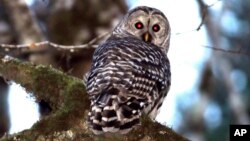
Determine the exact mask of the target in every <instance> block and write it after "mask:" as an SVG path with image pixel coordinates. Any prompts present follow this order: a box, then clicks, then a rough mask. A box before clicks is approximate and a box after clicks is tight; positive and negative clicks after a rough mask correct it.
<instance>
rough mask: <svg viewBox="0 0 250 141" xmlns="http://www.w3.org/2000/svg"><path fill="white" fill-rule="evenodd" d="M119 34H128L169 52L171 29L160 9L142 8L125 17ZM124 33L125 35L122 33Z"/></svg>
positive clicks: (119, 27)
mask: <svg viewBox="0 0 250 141" xmlns="http://www.w3.org/2000/svg"><path fill="white" fill-rule="evenodd" d="M116 29H119V31H118V32H120V33H118V34H124V33H128V34H130V35H132V36H135V37H136V38H139V39H141V40H143V41H145V42H150V43H153V44H155V45H157V46H159V47H162V48H164V49H165V50H168V46H169V38H170V27H169V22H168V20H167V18H166V17H165V15H164V14H163V13H162V12H161V11H160V10H158V9H155V8H150V7H146V6H140V7H137V8H135V9H132V10H131V11H129V12H128V14H126V15H125V17H124V18H123V20H122V21H121V22H120V24H119V25H118V26H117V28H116ZM121 32H123V33H121Z"/></svg>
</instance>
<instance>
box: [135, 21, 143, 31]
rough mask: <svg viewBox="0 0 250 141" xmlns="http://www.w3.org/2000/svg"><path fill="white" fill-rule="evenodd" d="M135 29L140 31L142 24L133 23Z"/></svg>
mask: <svg viewBox="0 0 250 141" xmlns="http://www.w3.org/2000/svg"><path fill="white" fill-rule="evenodd" d="M135 28H136V29H142V28H143V24H142V23H141V22H137V23H135Z"/></svg>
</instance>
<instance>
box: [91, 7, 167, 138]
mask: <svg viewBox="0 0 250 141" xmlns="http://www.w3.org/2000/svg"><path fill="white" fill-rule="evenodd" d="M169 40H170V26H169V23H168V20H167V18H166V17H165V15H164V14H163V13H162V12H161V11H159V10H157V9H155V8H150V7H146V6H140V7H137V8H135V9H132V10H130V11H129V12H128V13H127V14H126V15H125V16H124V18H123V19H122V20H121V21H120V23H119V24H118V25H117V26H116V28H115V29H114V30H113V32H112V35H111V36H110V37H109V38H108V39H107V40H106V41H105V42H104V43H103V44H101V45H99V47H98V48H97V49H96V50H95V52H94V56H93V64H92V67H91V70H90V72H89V75H88V76H87V82H86V83H87V93H88V95H89V97H90V100H91V106H90V112H89V113H88V124H89V126H90V128H91V129H92V131H93V132H94V133H95V134H100V133H103V132H120V133H127V132H128V131H130V130H131V129H132V128H133V127H135V126H136V125H138V124H139V123H140V117H141V115H142V114H147V115H149V117H150V118H151V119H155V117H156V115H157V113H158V110H159V108H160V107H161V105H162V102H163V99H164V98H165V97H166V95H167V93H168V90H169V87H170V83H171V81H170V80H171V79H170V78H171V73H170V63H169V60H168V57H167V52H168V48H169Z"/></svg>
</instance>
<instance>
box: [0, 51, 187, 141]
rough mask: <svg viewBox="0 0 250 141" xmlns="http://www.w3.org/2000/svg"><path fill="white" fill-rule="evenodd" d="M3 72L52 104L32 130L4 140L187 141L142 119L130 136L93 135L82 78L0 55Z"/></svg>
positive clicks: (37, 97) (0, 71) (1, 70)
mask: <svg viewBox="0 0 250 141" xmlns="http://www.w3.org/2000/svg"><path fill="white" fill-rule="evenodd" d="M0 75H2V76H3V77H4V78H7V79H9V80H13V81H15V82H16V83H19V84H20V85H21V86H23V87H24V88H25V89H26V90H27V92H29V94H31V93H32V96H34V97H35V98H36V100H37V101H39V100H42V99H43V100H45V101H46V102H48V103H49V104H50V106H51V107H52V109H53V110H52V113H51V114H50V115H49V116H46V117H45V118H43V119H41V120H40V121H38V122H37V123H35V124H34V125H33V126H32V128H31V129H28V130H25V131H22V132H20V133H17V134H13V135H5V136H4V137H3V138H2V139H0V140H1V141H2V140H14V139H20V140H32V141H34V140H43V139H60V140H96V139H99V140H100V139H101V140H102V139H103V140H129V141H131V140H136V141H139V140H143V141H144V140H150V141H151V140H153V141H154V140H156V141H158V140H164V141H166V140H170V141H186V140H187V139H185V138H183V137H182V136H180V135H178V134H176V133H175V132H174V131H172V129H170V128H168V127H166V126H163V125H161V124H159V123H157V122H153V121H151V120H150V119H148V118H147V117H143V118H142V125H140V126H138V127H137V128H136V129H135V130H133V131H131V132H130V133H129V134H127V135H119V134H118V135H117V134H111V133H108V134H104V135H99V136H96V135H93V134H92V132H91V131H89V129H88V127H87V125H86V122H85V121H86V120H85V117H86V116H85V115H86V113H87V109H88V108H89V99H88V96H87V94H86V91H85V86H84V84H83V82H82V80H80V79H77V78H75V77H72V76H69V75H67V74H64V73H62V72H61V71H59V70H56V69H54V68H52V67H46V66H42V65H37V66H36V65H34V64H32V63H29V62H22V61H20V60H17V59H14V58H11V57H8V56H4V55H1V54H0Z"/></svg>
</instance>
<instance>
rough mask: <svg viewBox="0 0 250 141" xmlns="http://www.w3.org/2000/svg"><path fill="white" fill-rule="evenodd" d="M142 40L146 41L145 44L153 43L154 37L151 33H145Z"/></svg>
mask: <svg viewBox="0 0 250 141" xmlns="http://www.w3.org/2000/svg"><path fill="white" fill-rule="evenodd" d="M142 39H143V41H145V42H151V40H152V36H151V35H150V33H149V32H145V33H144V34H143V35H142Z"/></svg>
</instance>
